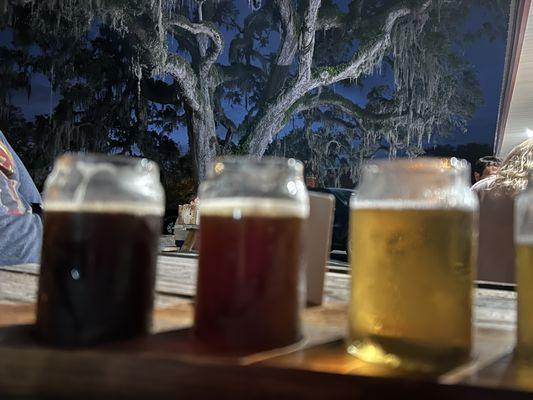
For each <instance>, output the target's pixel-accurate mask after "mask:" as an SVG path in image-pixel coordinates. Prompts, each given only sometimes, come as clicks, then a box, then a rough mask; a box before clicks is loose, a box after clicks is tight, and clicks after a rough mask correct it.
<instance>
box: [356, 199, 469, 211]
mask: <svg viewBox="0 0 533 400" xmlns="http://www.w3.org/2000/svg"><path fill="white" fill-rule="evenodd" d="M350 209H352V210H463V211H473V210H476V209H477V207H476V204H475V203H474V202H467V201H455V202H454V201H452V200H448V201H442V200H441V201H427V200H361V201H359V200H355V201H353V200H352V201H351V202H350Z"/></svg>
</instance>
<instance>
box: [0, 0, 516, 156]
mask: <svg viewBox="0 0 533 400" xmlns="http://www.w3.org/2000/svg"><path fill="white" fill-rule="evenodd" d="M235 2H236V5H237V6H238V8H239V10H241V12H240V14H239V17H238V19H237V20H238V21H239V22H240V23H241V24H242V22H243V20H244V18H245V17H246V15H248V14H249V13H250V11H251V10H250V8H249V6H248V1H247V0H235ZM341 8H343V7H341ZM486 20H490V16H489V15H487V13H486V12H485V11H483V10H481V9H479V10H477V11H476V12H475V13H472V15H470V16H469V18H468V22H467V23H466V24H465V26H464V27H463V29H465V30H475V29H476V28H478V27H479V26H480V25H481V24H482V23H483V22H484V21H486ZM233 35H234V32H225V36H226V43H225V50H224V53H223V54H222V56H221V58H220V60H219V61H220V62H221V63H223V64H227V63H228V49H229V43H230V41H231V38H232V36H233ZM278 41H279V37H278V36H277V35H276V36H273V37H272V38H271V42H270V43H269V45H268V46H267V50H268V49H269V48H270V49H275V48H277V46H278ZM10 42H11V33H10V32H9V31H3V32H2V31H0V44H1V45H3V46H5V45H6V44H8V45H9V43H10ZM505 44H506V38H505V37H500V38H498V39H496V40H494V41H492V42H490V41H489V40H488V39H487V38H481V39H479V40H478V41H476V42H475V43H473V44H472V45H470V46H468V47H467V48H466V50H465V56H466V57H467V59H468V60H469V61H470V62H471V63H472V65H473V66H474V67H475V70H476V72H477V77H478V79H479V82H480V85H481V89H482V91H483V96H484V104H482V105H480V107H479V108H478V110H477V112H476V113H475V115H474V116H473V118H472V119H471V121H470V122H469V125H468V132H467V133H466V134H460V133H457V134H455V135H453V136H451V137H447V138H443V137H439V138H437V139H436V142H433V144H435V143H440V144H452V145H457V144H462V143H469V142H477V143H487V144H492V143H493V140H494V132H495V127H496V120H497V115H498V104H499V98H500V89H501V80H502V73H503V64H504V58H505ZM384 74H385V75H384V76H379V75H377V74H376V76H375V77H372V78H371V81H374V80H375V81H376V82H379V81H383V80H385V81H387V80H390V76H389V77H388V76H387V74H386V73H384ZM369 83H370V82H369ZM371 86H372V85H366V87H365V88H345V87H341V86H340V85H337V86H336V87H335V90H337V91H338V92H339V93H341V94H343V95H344V96H346V97H349V98H350V99H352V100H353V101H355V102H357V103H359V104H364V103H365V102H366V93H367V92H368V90H369V88H371ZM58 98H59V94H58V93H52V92H51V90H50V82H49V80H48V78H47V77H46V76H44V75H42V74H35V75H34V76H33V78H32V91H31V97H30V99H29V100H28V98H27V94H26V92H23V93H17V94H15V95H14V96H13V99H12V101H13V103H14V104H15V105H17V106H19V107H21V109H22V111H23V113H24V116H25V117H26V118H28V119H31V118H33V117H34V116H35V115H39V114H48V113H49V111H50V107H51V106H52V107H54V106H55V104H56V103H57V99H58ZM224 106H225V109H226V112H227V114H228V116H229V117H230V118H231V119H233V120H234V122H236V123H239V122H240V121H242V119H243V118H244V115H245V113H246V110H245V109H244V107H243V106H232V105H229V104H228V103H226V104H225V105H224ZM296 123H298V122H296ZM287 130H288V128H286V130H285V131H287ZM173 137H174V139H175V140H176V141H177V142H178V143H179V144H180V147H181V149H182V150H186V148H187V147H188V146H187V136H186V133H185V130H181V131H177V132H175V133H174V135H173Z"/></svg>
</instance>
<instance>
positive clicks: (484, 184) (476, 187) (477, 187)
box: [470, 175, 496, 192]
mask: <svg viewBox="0 0 533 400" xmlns="http://www.w3.org/2000/svg"><path fill="white" fill-rule="evenodd" d="M494 179H496V175H491V176H489V177H487V178H485V179H482V180H480V181H478V182H476V183H474V184H473V185H472V187H471V188H470V190H472V191H473V192H481V191H482V190H486V189H488V188H489V186H490V184H491V183H492V182H493V181H494Z"/></svg>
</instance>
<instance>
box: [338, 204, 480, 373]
mask: <svg viewBox="0 0 533 400" xmlns="http://www.w3.org/2000/svg"><path fill="white" fill-rule="evenodd" d="M350 222H351V225H350V235H351V236H350V246H351V248H350V249H351V260H350V263H351V270H352V292H351V299H350V310H349V337H348V351H349V352H350V353H351V354H353V355H355V356H357V357H359V358H360V359H363V360H364V361H368V362H374V363H380V364H388V365H391V366H394V367H401V368H405V369H412V370H418V371H425V372H431V371H434V370H440V369H442V368H449V367H451V366H453V365H455V364H457V363H460V362H461V361H464V360H465V359H467V358H468V356H469V354H470V349H471V340H472V333H471V309H472V281H473V270H474V269H473V265H475V250H476V248H475V247H476V239H477V234H476V233H477V227H475V226H474V224H475V221H474V216H473V213H472V212H471V211H464V210H436V209H416V210H415V209H352V210H351V219H350Z"/></svg>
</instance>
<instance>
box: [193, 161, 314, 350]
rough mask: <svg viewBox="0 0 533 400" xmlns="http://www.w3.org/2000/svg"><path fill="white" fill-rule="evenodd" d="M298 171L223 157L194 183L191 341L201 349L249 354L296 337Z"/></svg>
mask: <svg viewBox="0 0 533 400" xmlns="http://www.w3.org/2000/svg"><path fill="white" fill-rule="evenodd" d="M302 171H303V167H302V164H301V163H300V162H298V161H296V160H293V159H290V160H286V159H267V160H262V161H257V160H249V159H239V158H237V159H229V160H223V161H220V162H217V163H215V164H214V166H213V168H212V171H211V175H210V177H209V179H208V180H207V181H206V182H204V183H203V184H202V185H201V187H200V259H199V271H198V284H197V293H196V312H195V320H194V336H195V338H196V339H197V340H198V341H199V342H201V343H202V344H203V345H205V346H207V347H208V348H210V349H213V350H215V351H222V352H225V351H227V352H255V351H261V350H266V349H270V348H275V347H280V346H285V345H288V344H291V343H294V342H296V341H298V340H299V339H300V337H301V331H300V309H301V306H302V300H303V295H304V289H303V286H302V284H303V283H304V282H303V280H302V279H301V278H302V266H301V261H302V227H303V224H304V221H305V219H306V218H307V217H308V214H309V199H308V194H307V190H306V188H305V185H304V183H303V176H302Z"/></svg>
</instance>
